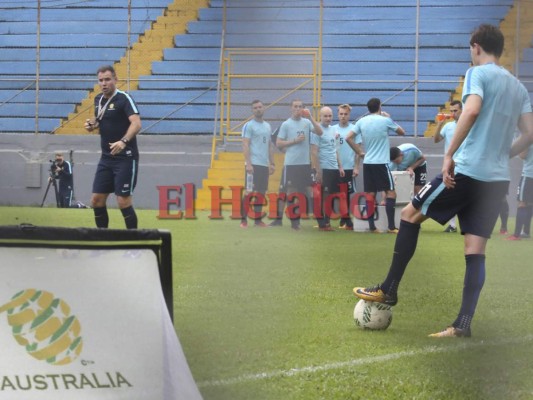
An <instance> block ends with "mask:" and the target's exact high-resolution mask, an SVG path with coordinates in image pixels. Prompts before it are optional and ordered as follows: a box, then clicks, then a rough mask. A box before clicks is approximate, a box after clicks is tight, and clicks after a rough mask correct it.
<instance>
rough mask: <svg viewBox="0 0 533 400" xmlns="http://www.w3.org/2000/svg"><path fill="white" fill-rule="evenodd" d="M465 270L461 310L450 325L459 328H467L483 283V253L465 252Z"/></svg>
mask: <svg viewBox="0 0 533 400" xmlns="http://www.w3.org/2000/svg"><path fill="white" fill-rule="evenodd" d="M465 260H466V270H465V280H464V286H463V300H462V302H461V310H460V311H459V315H458V316H457V319H456V320H455V322H454V323H453V324H452V326H454V327H456V328H459V329H469V328H470V323H471V322H472V318H473V317H474V312H475V311H476V306H477V301H478V299H479V295H480V294H481V289H483V284H484V283H485V255H484V254H467V255H465Z"/></svg>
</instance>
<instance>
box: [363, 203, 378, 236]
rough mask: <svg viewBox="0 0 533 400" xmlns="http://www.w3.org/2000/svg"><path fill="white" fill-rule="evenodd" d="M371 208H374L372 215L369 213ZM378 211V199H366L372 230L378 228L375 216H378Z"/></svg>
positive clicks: (369, 225)
mask: <svg viewBox="0 0 533 400" xmlns="http://www.w3.org/2000/svg"><path fill="white" fill-rule="evenodd" d="M371 208H372V209H373V210H374V212H373V213H372V215H370V213H369V210H370V209H371ZM377 212H378V209H377V204H376V201H375V200H369V199H367V200H366V213H367V215H368V229H370V230H371V231H375V230H376V224H375V223H374V218H375V217H376V213H377Z"/></svg>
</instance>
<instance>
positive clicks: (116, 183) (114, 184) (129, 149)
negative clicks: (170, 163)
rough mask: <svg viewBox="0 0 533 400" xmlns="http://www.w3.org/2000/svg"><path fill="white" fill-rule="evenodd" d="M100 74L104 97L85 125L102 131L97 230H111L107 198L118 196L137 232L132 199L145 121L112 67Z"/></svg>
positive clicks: (98, 98)
mask: <svg viewBox="0 0 533 400" xmlns="http://www.w3.org/2000/svg"><path fill="white" fill-rule="evenodd" d="M97 74H98V84H99V85H100V88H101V89H102V93H100V94H98V95H97V96H96V98H95V100H94V108H95V110H94V115H95V118H91V119H88V120H87V121H85V129H87V130H88V131H89V132H90V131H93V130H94V129H96V128H99V129H100V144H101V148H102V156H101V158H100V161H99V163H98V167H97V169H96V174H95V176H94V182H93V195H92V198H91V205H92V207H93V210H94V218H95V221H96V226H97V227H98V228H107V227H108V224H109V216H108V213H107V206H106V203H107V198H108V197H109V194H110V193H115V195H116V197H117V203H118V206H119V208H120V211H121V212H122V215H123V217H124V221H125V222H126V227H127V228H128V229H136V228H137V215H136V214H135V210H134V209H133V203H132V195H133V190H134V189H135V185H136V183H137V174H138V171H139V150H138V149H137V140H136V135H137V133H139V131H140V130H141V117H140V116H139V110H138V109H137V105H136V104H135V102H134V101H133V99H132V98H131V96H130V95H129V94H127V93H126V92H123V91H121V90H118V89H117V87H116V84H117V75H116V73H115V70H114V69H113V67H112V66H109V65H106V66H103V67H100V68H99V69H98V72H97Z"/></svg>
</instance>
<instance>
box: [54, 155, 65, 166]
mask: <svg viewBox="0 0 533 400" xmlns="http://www.w3.org/2000/svg"><path fill="white" fill-rule="evenodd" d="M55 159H56V162H57V163H59V164H61V163H62V162H63V161H64V160H65V158H64V157H63V153H61V152H57V153H56V154H55Z"/></svg>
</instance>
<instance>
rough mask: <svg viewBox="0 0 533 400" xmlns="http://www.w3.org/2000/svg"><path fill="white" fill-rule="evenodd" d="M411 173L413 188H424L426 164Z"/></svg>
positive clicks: (426, 173)
mask: <svg viewBox="0 0 533 400" xmlns="http://www.w3.org/2000/svg"><path fill="white" fill-rule="evenodd" d="M413 172H414V173H415V186H424V185H425V184H426V183H427V175H428V171H427V166H426V164H424V165H420V166H419V167H417V168H415V169H414V171H413Z"/></svg>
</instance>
